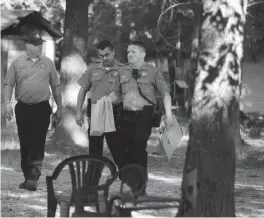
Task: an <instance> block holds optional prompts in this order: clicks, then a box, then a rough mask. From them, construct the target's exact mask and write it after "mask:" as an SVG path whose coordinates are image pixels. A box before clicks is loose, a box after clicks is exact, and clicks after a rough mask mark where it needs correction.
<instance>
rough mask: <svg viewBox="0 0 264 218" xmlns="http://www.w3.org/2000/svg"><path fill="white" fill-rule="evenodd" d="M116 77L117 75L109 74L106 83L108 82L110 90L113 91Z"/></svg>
mask: <svg viewBox="0 0 264 218" xmlns="http://www.w3.org/2000/svg"><path fill="white" fill-rule="evenodd" d="M116 79H117V77H116V76H111V77H110V78H109V79H108V84H109V86H110V87H109V89H110V92H112V91H114V90H115V89H116Z"/></svg>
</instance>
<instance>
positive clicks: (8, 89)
mask: <svg viewBox="0 0 264 218" xmlns="http://www.w3.org/2000/svg"><path fill="white" fill-rule="evenodd" d="M15 81H16V67H15V63H14V61H13V62H12V63H11V65H10V67H9V68H8V71H7V74H6V77H5V81H4V85H5V86H4V103H5V114H6V118H7V119H8V121H10V120H11V119H12V117H13V115H14V113H13V108H12V107H11V105H10V101H11V98H12V94H13V89H14V86H15Z"/></svg>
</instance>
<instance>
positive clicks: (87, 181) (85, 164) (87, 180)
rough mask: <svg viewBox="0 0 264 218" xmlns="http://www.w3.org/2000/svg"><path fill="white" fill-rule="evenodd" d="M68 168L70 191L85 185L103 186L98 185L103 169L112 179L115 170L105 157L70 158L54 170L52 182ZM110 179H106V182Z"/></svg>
mask: <svg viewBox="0 0 264 218" xmlns="http://www.w3.org/2000/svg"><path fill="white" fill-rule="evenodd" d="M66 167H68V168H69V171H70V177H71V183H72V191H73V192H74V191H75V190H76V189H79V188H81V187H83V186H86V185H99V186H100V185H103V184H99V180H100V178H101V177H102V171H103V169H107V171H109V173H110V175H108V176H110V177H113V176H114V175H115V174H116V172H117V170H116V166H115V164H114V163H113V162H112V161H111V160H109V159H108V158H106V157H102V156H97V155H78V156H72V157H69V158H67V159H65V160H63V161H62V162H61V163H60V164H59V165H58V166H57V167H56V168H55V170H54V172H53V174H52V176H51V177H50V178H51V179H52V180H56V179H57V178H58V176H59V174H60V172H61V171H62V170H63V169H65V168H66ZM108 179H111V178H106V180H108Z"/></svg>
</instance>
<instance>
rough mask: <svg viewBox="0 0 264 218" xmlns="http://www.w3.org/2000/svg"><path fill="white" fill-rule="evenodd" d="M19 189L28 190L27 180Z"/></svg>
mask: <svg viewBox="0 0 264 218" xmlns="http://www.w3.org/2000/svg"><path fill="white" fill-rule="evenodd" d="M19 188H20V189H27V180H25V182H22V183H20V184H19Z"/></svg>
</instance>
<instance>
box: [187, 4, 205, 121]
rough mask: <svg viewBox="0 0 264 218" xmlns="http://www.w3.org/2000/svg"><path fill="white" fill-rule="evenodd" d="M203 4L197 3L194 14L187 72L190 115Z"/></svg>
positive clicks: (189, 114)
mask: <svg viewBox="0 0 264 218" xmlns="http://www.w3.org/2000/svg"><path fill="white" fill-rule="evenodd" d="M202 10H203V8H202V6H201V5H200V4H197V5H195V8H194V14H195V20H194V26H193V35H192V38H193V39H192V51H191V60H190V69H189V71H188V74H187V81H188V85H189V89H188V94H187V98H188V105H189V107H188V111H187V114H188V117H190V116H191V111H192V104H191V102H192V98H193V92H194V81H195V73H196V71H197V60H198V45H199V36H200V29H201V28H200V27H201V16H202Z"/></svg>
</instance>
